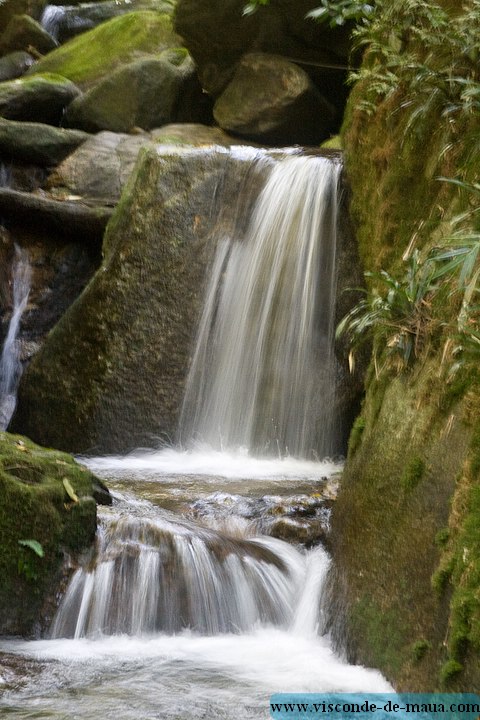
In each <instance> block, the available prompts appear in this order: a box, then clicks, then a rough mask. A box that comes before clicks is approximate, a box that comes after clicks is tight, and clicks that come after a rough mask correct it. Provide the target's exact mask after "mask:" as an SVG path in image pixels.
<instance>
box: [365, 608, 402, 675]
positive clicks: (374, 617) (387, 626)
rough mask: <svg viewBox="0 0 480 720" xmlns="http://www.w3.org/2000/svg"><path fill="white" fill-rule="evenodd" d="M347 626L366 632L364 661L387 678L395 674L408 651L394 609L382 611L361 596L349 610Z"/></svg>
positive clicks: (400, 624)
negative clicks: (349, 615)
mask: <svg viewBox="0 0 480 720" xmlns="http://www.w3.org/2000/svg"><path fill="white" fill-rule="evenodd" d="M351 613H352V615H351V627H352V629H353V630H354V631H355V632H356V633H358V634H360V635H361V634H363V633H366V637H365V639H366V640H367V641H368V648H369V649H368V654H369V658H368V660H367V662H370V661H371V664H373V665H376V666H378V665H380V666H381V667H382V668H383V670H384V672H386V673H387V675H388V676H390V677H391V676H392V675H394V674H396V673H398V672H399V670H400V667H401V665H402V663H403V662H404V660H405V656H406V654H407V652H408V648H406V646H405V637H404V633H403V628H402V619H401V616H400V615H399V614H398V612H397V610H396V608H393V607H391V608H389V609H388V610H385V608H384V607H382V606H381V605H379V604H378V603H377V602H376V601H375V600H374V599H373V598H371V597H362V598H361V599H360V600H359V601H358V602H357V603H356V604H355V605H354V606H353V607H352V609H351Z"/></svg>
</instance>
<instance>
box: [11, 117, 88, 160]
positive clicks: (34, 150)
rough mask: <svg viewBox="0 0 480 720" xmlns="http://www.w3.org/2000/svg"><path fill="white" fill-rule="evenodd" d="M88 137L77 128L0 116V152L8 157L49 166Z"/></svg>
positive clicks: (65, 155) (62, 158)
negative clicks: (53, 125) (0, 117)
mask: <svg viewBox="0 0 480 720" xmlns="http://www.w3.org/2000/svg"><path fill="white" fill-rule="evenodd" d="M89 137H90V136H89V135H88V134H87V133H84V132H81V131H80V130H64V129H62V128H56V127H52V126H51V125H44V124H42V123H26V122H15V121H13V120H3V119H0V153H1V154H2V157H4V158H8V159H10V160H12V159H13V160H19V161H23V162H30V163H35V164H38V165H46V166H47V167H48V166H53V165H56V164H57V163H59V162H61V161H62V160H64V159H65V158H66V157H67V155H69V154H70V153H72V152H73V151H74V150H75V149H76V148H77V147H78V146H79V145H81V144H82V143H83V142H85V141H86V140H88V138H89Z"/></svg>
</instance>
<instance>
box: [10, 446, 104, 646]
mask: <svg viewBox="0 0 480 720" xmlns="http://www.w3.org/2000/svg"><path fill="white" fill-rule="evenodd" d="M65 478H66V479H68V482H69V483H70V485H71V486H72V488H74V490H75V493H76V495H78V497H79V502H78V503H72V502H71V501H70V499H69V497H68V494H67V493H66V490H65V486H64V484H63V480H64V479H65ZM94 480H95V478H94V476H93V475H92V474H91V473H90V472H89V471H88V470H87V469H86V468H84V467H82V466H80V465H78V464H77V463H75V461H74V460H73V458H71V457H70V456H68V455H65V454H64V453H61V452H56V451H51V450H45V449H43V448H40V447H39V446H37V445H35V444H34V443H32V442H30V441H29V440H27V439H26V438H22V437H20V436H15V435H8V434H6V433H1V434H0V497H1V498H2V502H1V504H0V577H1V578H2V583H1V586H0V631H1V632H10V633H21V634H24V633H28V632H29V631H30V629H31V627H32V625H33V623H34V622H36V621H38V616H39V615H40V613H41V608H42V605H43V603H44V601H45V598H46V595H47V594H48V593H49V592H53V591H54V588H55V578H56V576H57V573H58V572H59V569H60V566H61V563H62V559H63V553H64V552H66V551H68V552H72V553H76V552H79V551H81V550H83V549H85V548H86V547H88V546H89V545H91V543H92V542H93V539H94V536H95V529H96V510H95V501H94V500H93V498H92V497H91V495H92V492H93V483H94ZM25 540H30V541H31V540H33V541H36V542H37V543H39V544H40V546H41V548H42V550H43V556H42V557H40V555H38V554H36V553H35V552H34V551H33V550H32V548H31V547H29V546H28V544H25V543H24V542H23V541H25Z"/></svg>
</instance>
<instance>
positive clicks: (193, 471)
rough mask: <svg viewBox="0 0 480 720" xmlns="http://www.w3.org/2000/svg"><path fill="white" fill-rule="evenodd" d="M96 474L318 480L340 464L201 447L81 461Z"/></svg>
mask: <svg viewBox="0 0 480 720" xmlns="http://www.w3.org/2000/svg"><path fill="white" fill-rule="evenodd" d="M82 462H84V463H85V464H86V465H88V467H89V468H90V469H91V470H92V471H93V472H97V473H100V474H102V473H105V472H107V473H109V474H110V475H111V474H112V473H113V474H115V475H130V476H134V477H135V476H136V477H138V476H139V475H141V476H142V477H143V478H144V479H148V478H149V477H150V476H153V478H154V479H158V476H162V475H167V476H168V475H192V476H197V475H204V476H206V477H207V478H208V477H213V478H215V480H216V479H217V478H219V477H221V478H225V479H237V478H249V479H251V480H265V479H271V480H273V481H279V482H282V481H284V480H291V481H295V480H304V479H311V480H315V479H320V478H322V477H325V476H329V475H331V474H332V473H335V472H339V471H340V470H341V468H342V464H341V463H339V462H333V461H331V460H323V461H322V462H314V461H313V460H298V459H296V458H292V457H282V458H278V457H277V458H275V457H270V458H268V457H260V458H258V457H255V456H252V455H251V454H250V453H249V452H248V450H246V449H245V448H244V449H239V450H236V451H235V450H230V451H228V450H224V451H223V452H221V451H219V450H212V449H211V448H208V447H206V446H204V447H203V448H199V449H197V450H177V449H174V448H165V449H163V450H136V451H135V452H132V453H130V454H128V455H116V456H114V455H111V456H107V457H96V458H82Z"/></svg>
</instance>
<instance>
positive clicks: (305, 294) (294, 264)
mask: <svg viewBox="0 0 480 720" xmlns="http://www.w3.org/2000/svg"><path fill="white" fill-rule="evenodd" d="M340 171H341V167H340V165H339V164H338V163H336V162H332V161H331V160H328V159H326V158H322V157H315V156H310V157H308V156H307V157H295V156H294V157H287V158H285V159H282V160H281V161H280V162H276V163H274V164H273V167H272V169H271V172H270V176H269V178H268V180H267V182H266V184H265V187H264V189H263V192H262V193H261V195H260V197H259V199H258V202H257V204H256V207H255V209H254V212H253V216H252V218H251V221H250V226H249V229H248V231H247V233H246V236H245V239H240V238H238V237H236V236H229V237H225V238H223V239H222V240H221V241H220V242H219V244H218V250H217V255H216V258H215V262H214V266H213V270H212V274H211V280H210V283H209V287H208V289H207V293H206V301H205V305H204V311H203V315H202V318H201V321H200V329H199V334H198V338H197V344H196V349H195V353H194V356H193V360H192V365H191V370H190V374H189V378H188V382H187V388H186V393H185V400H184V405H183V411H182V416H181V421H180V439H181V441H182V443H184V444H187V445H188V443H195V442H197V441H200V442H204V443H206V444H208V445H210V446H211V447H213V448H217V449H225V448H239V447H244V448H247V449H249V450H250V451H252V452H253V453H255V454H259V453H260V454H269V455H275V456H284V455H291V456H294V457H317V458H318V457H325V456H327V455H331V454H333V453H334V452H335V451H336V450H337V449H338V448H336V444H335V443H336V437H335V435H336V433H335V429H336V428H335V418H334V417H333V404H334V398H335V381H336V364H335V357H334V352H333V334H334V309H335V290H336V271H335V255H336V225H337V207H338V184H339V177H340ZM240 235H242V234H241V233H240Z"/></svg>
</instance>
